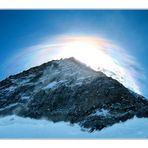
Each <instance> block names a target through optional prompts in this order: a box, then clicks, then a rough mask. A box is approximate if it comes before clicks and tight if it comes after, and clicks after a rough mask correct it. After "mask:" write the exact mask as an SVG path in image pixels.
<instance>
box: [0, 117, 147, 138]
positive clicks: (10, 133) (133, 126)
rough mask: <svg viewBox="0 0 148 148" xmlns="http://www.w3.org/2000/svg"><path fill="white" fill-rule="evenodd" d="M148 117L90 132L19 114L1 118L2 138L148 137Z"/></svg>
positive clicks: (74, 126) (65, 124) (0, 129)
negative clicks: (19, 115) (23, 116)
mask: <svg viewBox="0 0 148 148" xmlns="http://www.w3.org/2000/svg"><path fill="white" fill-rule="evenodd" d="M147 127H148V119H147V118H141V119H139V118H137V117H134V118H133V119H130V120H127V121H126V122H124V123H123V122H120V123H117V124H114V125H113V126H111V127H107V128H104V129H103V130H101V131H94V132H93V133H88V132H84V131H82V129H81V128H80V126H78V125H77V124H74V125H70V124H69V123H65V122H58V123H56V124H54V123H53V122H51V121H50V122H49V121H47V120H45V119H41V120H35V119H30V118H22V117H18V116H15V115H13V116H7V117H4V118H0V138H95V139H101V138H103V139H106V138H116V139H117V138H148V128H147Z"/></svg>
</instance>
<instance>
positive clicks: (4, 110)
mask: <svg viewBox="0 0 148 148" xmlns="http://www.w3.org/2000/svg"><path fill="white" fill-rule="evenodd" d="M10 114H17V115H19V116H23V117H31V118H36V119H40V118H42V117H45V118H47V119H48V120H52V121H54V122H57V121H68V122H71V123H78V124H80V126H82V127H84V128H88V129H89V130H90V131H93V130H101V129H102V128H104V127H106V126H109V125H112V124H114V123H117V122H119V121H126V120H127V119H130V118H132V117H133V116H135V115H136V116H138V117H148V101H147V100H146V99H145V98H143V97H142V96H140V95H138V94H135V93H134V92H131V91H130V90H128V89H127V88H125V87H124V86H123V85H122V84H120V83H119V82H118V81H116V80H114V79H112V78H110V77H107V76H106V75H105V74H103V73H102V72H96V71H94V70H92V69H90V68H89V67H87V66H85V65H84V64H82V63H80V62H78V61H77V60H75V59H74V58H69V59H64V60H56V61H51V62H48V63H45V64H43V65H41V66H38V67H34V68H31V69H29V70H27V71H24V72H22V73H20V74H17V75H14V76H10V77H9V78H7V79H5V80H3V81H1V82H0V115H1V116H5V115H10Z"/></svg>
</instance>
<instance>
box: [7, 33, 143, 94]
mask: <svg viewBox="0 0 148 148" xmlns="http://www.w3.org/2000/svg"><path fill="white" fill-rule="evenodd" d="M68 57H75V58H76V59H78V60H80V61H81V62H83V63H85V64H86V65H88V66H90V67H91V68H93V69H94V70H100V71H103V72H104V73H105V74H106V75H107V76H111V77H112V78H114V79H116V80H118V81H119V82H121V83H122V84H123V85H124V86H126V87H127V88H129V89H131V90H133V91H135V92H137V93H139V94H141V91H140V87H139V86H140V85H139V82H138V78H139V72H138V71H137V69H139V67H140V66H139V65H138V63H137V61H136V59H135V58H134V57H133V56H131V55H129V53H128V52H127V51H125V50H124V49H122V48H120V47H118V46H116V45H114V44H113V43H111V41H109V40H106V39H103V38H99V37H96V36H95V37H92V36H71V35H70V36H68V35H62V36H56V37H54V38H53V39H51V40H49V41H46V42H44V43H41V44H38V45H35V46H32V47H29V48H26V49H24V50H22V51H21V52H20V53H18V54H16V55H15V56H14V57H13V58H12V59H11V60H10V61H9V62H8V63H9V64H8V66H9V65H11V64H12V63H13V65H16V66H18V71H20V70H24V69H28V68H30V67H33V66H36V65H40V64H42V63H45V62H47V61H50V60H53V59H61V58H68ZM9 70H10V69H9Z"/></svg>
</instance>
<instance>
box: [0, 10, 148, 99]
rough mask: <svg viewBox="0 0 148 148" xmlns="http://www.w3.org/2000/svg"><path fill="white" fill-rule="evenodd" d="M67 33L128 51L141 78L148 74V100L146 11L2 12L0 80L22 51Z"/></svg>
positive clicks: (0, 26) (147, 84)
mask: <svg viewBox="0 0 148 148" xmlns="http://www.w3.org/2000/svg"><path fill="white" fill-rule="evenodd" d="M65 33H71V34H72V33H75V34H77V33H78V34H88V35H89V34H90V35H93V34H94V35H98V36H101V37H103V38H107V39H110V40H112V41H113V42H114V43H116V44H118V45H120V46H121V47H123V48H124V49H125V50H127V51H128V52H129V53H130V54H131V55H133V56H134V57H135V58H136V59H137V61H138V63H140V65H141V68H142V69H143V73H142V74H141V76H142V75H143V74H144V75H145V79H144V80H141V83H143V85H142V86H141V89H142V92H143V95H145V96H147V97H148V92H147V89H146V88H147V86H148V80H147V78H148V68H147V65H148V60H147V57H148V49H147V48H148V11H146V10H134V11H133V10H132V11H130V10H122V11H121V10H61V11H58V10H52V11H51V10H50V11H48V10H20V11H19V10H1V11H0V61H1V62H0V80H2V79H4V78H6V77H7V76H8V75H9V74H8V70H7V71H6V68H5V64H6V63H7V61H8V60H9V59H10V58H11V57H12V56H14V55H15V54H17V53H18V52H20V50H22V49H24V48H26V47H29V46H32V45H36V44H38V43H40V42H42V41H43V40H44V39H46V38H50V37H52V36H55V35H59V34H65ZM12 66H14V68H15V65H12ZM137 70H138V69H137ZM9 73H11V71H10V72H9ZM12 74H13V73H12ZM127 77H128V76H127Z"/></svg>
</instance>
